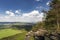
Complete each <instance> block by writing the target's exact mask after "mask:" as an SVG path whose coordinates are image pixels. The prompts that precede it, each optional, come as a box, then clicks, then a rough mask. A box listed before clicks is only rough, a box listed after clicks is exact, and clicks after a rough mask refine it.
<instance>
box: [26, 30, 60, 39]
mask: <svg viewBox="0 0 60 40" xmlns="http://www.w3.org/2000/svg"><path fill="white" fill-rule="evenodd" d="M31 36H33V38H34V40H46V38H45V37H47V38H49V40H60V33H50V34H48V31H47V30H45V29H39V30H37V31H36V32H34V31H30V32H28V33H27V34H26V40H27V39H28V40H30V39H29V37H31Z"/></svg>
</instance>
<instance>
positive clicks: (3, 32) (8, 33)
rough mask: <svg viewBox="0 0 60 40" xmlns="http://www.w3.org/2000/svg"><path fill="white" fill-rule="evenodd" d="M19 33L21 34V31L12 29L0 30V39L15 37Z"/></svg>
mask: <svg viewBox="0 0 60 40" xmlns="http://www.w3.org/2000/svg"><path fill="white" fill-rule="evenodd" d="M19 33H22V31H20V30H14V29H2V30H0V39H1V38H4V37H8V36H12V35H16V34H19Z"/></svg>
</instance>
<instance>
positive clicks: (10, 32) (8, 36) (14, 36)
mask: <svg viewBox="0 0 60 40" xmlns="http://www.w3.org/2000/svg"><path fill="white" fill-rule="evenodd" d="M26 33H27V31H26V30H24V29H22V30H17V29H2V30H0V40H24V38H25V35H26ZM30 40H33V38H32V37H31V39H30Z"/></svg>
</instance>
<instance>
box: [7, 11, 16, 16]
mask: <svg viewBox="0 0 60 40" xmlns="http://www.w3.org/2000/svg"><path fill="white" fill-rule="evenodd" d="M6 14H8V15H9V16H15V14H14V13H13V12H11V11H6Z"/></svg>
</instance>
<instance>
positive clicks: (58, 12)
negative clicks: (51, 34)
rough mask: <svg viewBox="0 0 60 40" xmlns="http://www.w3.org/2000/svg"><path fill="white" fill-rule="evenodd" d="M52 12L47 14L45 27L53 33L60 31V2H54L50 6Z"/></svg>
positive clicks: (59, 0)
mask: <svg viewBox="0 0 60 40" xmlns="http://www.w3.org/2000/svg"><path fill="white" fill-rule="evenodd" d="M50 7H51V9H50V11H48V13H47V17H46V21H45V24H46V25H45V26H47V28H49V29H51V30H52V31H59V30H60V0H53V1H52V2H51V4H50Z"/></svg>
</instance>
